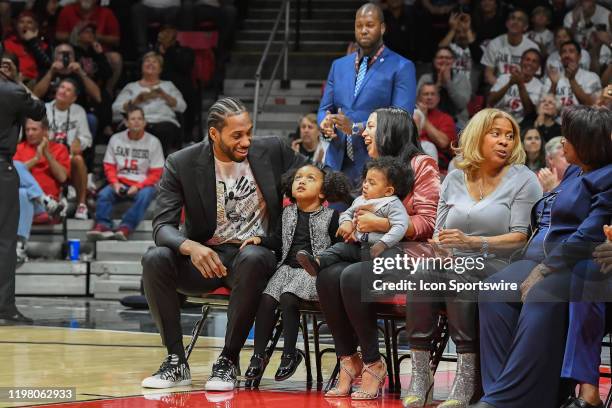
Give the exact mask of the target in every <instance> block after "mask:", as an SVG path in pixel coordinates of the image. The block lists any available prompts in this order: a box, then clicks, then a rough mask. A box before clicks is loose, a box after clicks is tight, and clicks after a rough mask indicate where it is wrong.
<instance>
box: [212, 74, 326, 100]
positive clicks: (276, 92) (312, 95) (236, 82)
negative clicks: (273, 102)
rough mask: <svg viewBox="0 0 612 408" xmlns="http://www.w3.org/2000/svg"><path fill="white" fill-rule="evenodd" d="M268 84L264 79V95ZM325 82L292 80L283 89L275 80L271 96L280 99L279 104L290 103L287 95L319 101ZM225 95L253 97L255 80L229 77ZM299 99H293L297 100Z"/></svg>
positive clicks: (262, 89)
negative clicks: (288, 86) (287, 86)
mask: <svg viewBox="0 0 612 408" xmlns="http://www.w3.org/2000/svg"><path fill="white" fill-rule="evenodd" d="M267 84H268V81H267V80H265V81H262V82H261V85H260V88H259V91H260V95H263V92H264V90H265V88H266V86H267ZM322 84H323V82H322V81H321V80H312V81H305V80H291V84H290V88H288V89H282V88H281V87H280V80H275V81H274V82H273V84H272V88H271V90H270V98H271V99H272V98H276V97H279V99H278V102H279V103H278V104H285V105H286V104H289V103H288V102H287V101H286V100H285V101H283V98H287V97H299V101H300V103H301V101H303V100H307V101H309V102H310V103H313V102H314V101H316V103H318V101H319V99H320V98H321V87H322ZM223 93H224V95H227V96H236V97H250V98H253V96H254V95H255V81H254V80H253V79H229V80H226V81H225V84H224V88H223ZM295 100H297V99H293V100H292V101H295Z"/></svg>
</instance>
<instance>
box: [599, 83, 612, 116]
mask: <svg viewBox="0 0 612 408" xmlns="http://www.w3.org/2000/svg"><path fill="white" fill-rule="evenodd" d="M597 106H605V107H606V108H608V109H610V110H612V84H609V85H608V86H606V87H605V88H604V89H602V90H601V93H600V94H599V98H598V99H597Z"/></svg>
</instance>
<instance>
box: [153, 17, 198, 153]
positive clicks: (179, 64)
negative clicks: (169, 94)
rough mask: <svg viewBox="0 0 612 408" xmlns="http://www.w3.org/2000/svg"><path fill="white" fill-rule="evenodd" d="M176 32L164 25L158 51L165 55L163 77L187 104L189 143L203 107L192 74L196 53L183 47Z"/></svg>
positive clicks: (186, 117) (186, 128)
mask: <svg viewBox="0 0 612 408" xmlns="http://www.w3.org/2000/svg"><path fill="white" fill-rule="evenodd" d="M176 34H177V31H176V28H174V27H172V26H165V27H162V29H161V30H160V31H159V34H158V35H157V52H158V53H159V54H160V55H161V56H162V57H164V68H163V70H162V73H161V78H162V79H163V80H166V81H171V82H172V83H173V84H174V86H176V87H177V88H178V90H179V91H180V92H181V95H183V99H185V103H186V104H187V109H185V114H184V118H185V121H184V125H185V129H184V132H183V136H184V139H183V141H184V142H185V143H189V142H191V141H192V140H193V137H192V131H193V128H194V124H195V117H196V112H197V110H198V109H201V101H200V100H199V95H198V93H197V92H196V87H195V86H194V84H193V79H192V76H191V73H192V71H193V64H194V60H195V55H194V53H193V50H192V49H191V48H187V47H183V46H181V44H179V43H178V41H177V40H176Z"/></svg>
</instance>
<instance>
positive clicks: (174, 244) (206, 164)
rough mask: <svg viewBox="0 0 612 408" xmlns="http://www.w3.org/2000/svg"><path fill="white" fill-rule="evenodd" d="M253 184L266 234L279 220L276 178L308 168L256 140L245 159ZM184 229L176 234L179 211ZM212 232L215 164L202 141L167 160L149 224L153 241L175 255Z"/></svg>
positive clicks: (273, 143) (288, 152)
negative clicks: (263, 210)
mask: <svg viewBox="0 0 612 408" xmlns="http://www.w3.org/2000/svg"><path fill="white" fill-rule="evenodd" d="M248 160H249V164H250V166H251V170H252V171H253V176H254V177H255V181H256V182H257V185H258V186H259V189H260V190H261V193H262V195H263V197H264V200H265V202H266V206H267V209H268V217H269V219H268V229H269V231H267V232H268V233H269V232H270V231H274V228H275V227H276V223H277V222H279V220H280V218H281V210H282V199H283V195H282V193H281V176H282V175H283V174H284V173H285V172H286V171H287V170H289V169H291V168H293V167H298V166H301V165H303V164H306V163H307V159H306V157H304V156H302V155H300V154H297V153H295V152H294V151H293V150H292V149H291V148H290V147H289V146H287V145H286V144H285V143H282V142H281V141H280V140H279V139H278V138H276V137H255V138H253V141H252V142H251V146H250V148H249V154H248ZM183 207H184V208H185V227H184V229H181V231H179V229H178V226H179V223H180V218H181V210H182V208H183ZM216 228H217V196H216V176H215V160H214V156H213V152H212V145H211V144H210V142H209V141H208V138H206V140H204V141H202V142H200V143H198V144H195V145H193V146H190V147H188V148H185V149H183V150H180V151H178V152H176V153H173V154H171V155H170V156H168V158H167V159H166V165H165V168H164V173H163V175H162V178H161V182H160V186H159V194H158V196H157V214H156V215H155V218H154V219H153V239H154V240H155V244H157V246H165V247H168V248H171V249H173V250H174V251H176V252H177V253H178V248H179V247H180V246H181V244H182V243H183V242H184V241H185V240H186V239H190V240H192V241H196V242H200V243H204V242H206V241H208V240H209V239H210V238H212V236H213V234H214V233H215V230H216Z"/></svg>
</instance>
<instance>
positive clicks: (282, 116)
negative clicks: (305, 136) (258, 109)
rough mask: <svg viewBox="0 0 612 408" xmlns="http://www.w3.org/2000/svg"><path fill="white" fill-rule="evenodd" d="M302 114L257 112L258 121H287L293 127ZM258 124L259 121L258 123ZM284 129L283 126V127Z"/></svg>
mask: <svg viewBox="0 0 612 408" xmlns="http://www.w3.org/2000/svg"><path fill="white" fill-rule="evenodd" d="M302 116H304V114H303V113H301V112H300V113H295V112H293V113H291V112H268V111H264V112H262V113H260V114H259V117H258V119H257V120H258V121H260V122H279V123H285V122H286V123H289V124H291V125H292V127H293V129H295V128H296V127H297V124H298V122H299V121H300V119H301V118H302ZM257 126H259V122H258V125H257ZM283 129H284V127H283Z"/></svg>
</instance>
